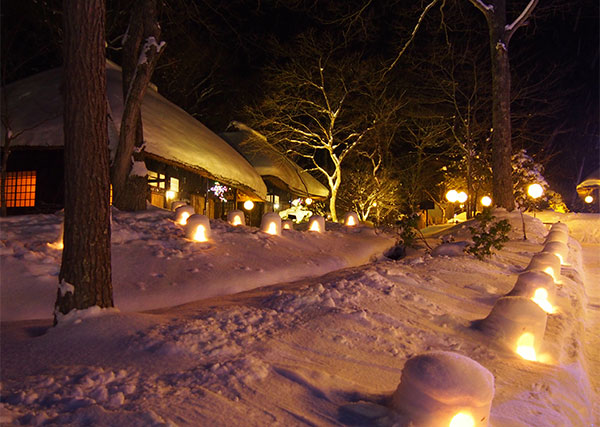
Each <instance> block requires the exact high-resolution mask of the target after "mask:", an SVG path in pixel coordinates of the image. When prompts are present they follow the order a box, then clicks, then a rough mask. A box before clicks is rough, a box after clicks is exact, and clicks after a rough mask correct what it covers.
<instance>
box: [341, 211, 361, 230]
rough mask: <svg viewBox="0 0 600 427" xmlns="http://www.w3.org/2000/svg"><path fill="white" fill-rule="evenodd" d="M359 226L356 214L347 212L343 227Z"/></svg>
mask: <svg viewBox="0 0 600 427" xmlns="http://www.w3.org/2000/svg"><path fill="white" fill-rule="evenodd" d="M358 224H359V221H358V215H357V214H356V212H348V213H346V215H344V225H345V226H346V227H356V226H357V225H358Z"/></svg>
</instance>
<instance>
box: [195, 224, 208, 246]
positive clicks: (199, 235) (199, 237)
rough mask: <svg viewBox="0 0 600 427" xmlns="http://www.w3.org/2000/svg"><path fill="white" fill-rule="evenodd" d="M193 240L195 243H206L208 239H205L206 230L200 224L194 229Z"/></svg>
mask: <svg viewBox="0 0 600 427" xmlns="http://www.w3.org/2000/svg"><path fill="white" fill-rule="evenodd" d="M194 240H195V241H196V242H206V241H208V239H207V238H206V228H205V227H204V226H203V225H202V224H200V225H199V226H198V227H196V232H195V233H194Z"/></svg>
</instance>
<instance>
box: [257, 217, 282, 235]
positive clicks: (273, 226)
mask: <svg viewBox="0 0 600 427" xmlns="http://www.w3.org/2000/svg"><path fill="white" fill-rule="evenodd" d="M260 231H262V232H263V233H267V234H271V235H273V236H281V217H280V216H279V214H278V213H277V212H267V213H266V214H264V215H263V217H262V220H261V222H260Z"/></svg>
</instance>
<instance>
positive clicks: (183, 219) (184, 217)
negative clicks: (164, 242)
mask: <svg viewBox="0 0 600 427" xmlns="http://www.w3.org/2000/svg"><path fill="white" fill-rule="evenodd" d="M189 217H190V214H189V212H183V213H182V214H181V218H179V224H181V225H186V224H187V219H188V218H189Z"/></svg>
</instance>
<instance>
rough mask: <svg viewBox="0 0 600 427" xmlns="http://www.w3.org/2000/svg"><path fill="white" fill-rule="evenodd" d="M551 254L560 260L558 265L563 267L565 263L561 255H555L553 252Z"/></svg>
mask: <svg viewBox="0 0 600 427" xmlns="http://www.w3.org/2000/svg"><path fill="white" fill-rule="evenodd" d="M552 253H553V254H554V255H556V256H557V257H558V259H559V260H560V265H565V264H566V262H565V260H564V259H563V257H562V255H561V254H558V253H555V252H552Z"/></svg>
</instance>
